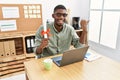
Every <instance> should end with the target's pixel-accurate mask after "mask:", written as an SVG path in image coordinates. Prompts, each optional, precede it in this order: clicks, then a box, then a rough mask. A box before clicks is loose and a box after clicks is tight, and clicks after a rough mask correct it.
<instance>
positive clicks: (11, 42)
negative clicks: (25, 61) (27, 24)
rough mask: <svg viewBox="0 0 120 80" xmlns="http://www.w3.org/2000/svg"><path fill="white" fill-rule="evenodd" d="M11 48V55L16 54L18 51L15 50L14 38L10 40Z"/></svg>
mask: <svg viewBox="0 0 120 80" xmlns="http://www.w3.org/2000/svg"><path fill="white" fill-rule="evenodd" d="M9 48H10V55H11V56H12V55H16V51H15V41H14V40H10V41H9Z"/></svg>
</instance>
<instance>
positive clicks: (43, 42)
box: [40, 38, 49, 49]
mask: <svg viewBox="0 0 120 80" xmlns="http://www.w3.org/2000/svg"><path fill="white" fill-rule="evenodd" d="M48 40H49V39H48V38H44V39H42V42H41V45H40V47H41V48H42V49H44V48H45V47H47V46H48Z"/></svg>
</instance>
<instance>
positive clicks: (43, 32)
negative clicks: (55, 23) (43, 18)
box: [41, 29, 50, 36]
mask: <svg viewBox="0 0 120 80" xmlns="http://www.w3.org/2000/svg"><path fill="white" fill-rule="evenodd" d="M49 32H50V29H47V30H46V31H44V30H42V31H41V34H42V36H43V35H44V34H47V35H49Z"/></svg>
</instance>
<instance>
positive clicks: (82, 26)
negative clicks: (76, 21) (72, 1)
mask: <svg viewBox="0 0 120 80" xmlns="http://www.w3.org/2000/svg"><path fill="white" fill-rule="evenodd" d="M88 23H89V20H88V21H87V20H81V22H80V25H81V29H83V32H87V25H88Z"/></svg>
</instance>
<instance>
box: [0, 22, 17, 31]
mask: <svg viewBox="0 0 120 80" xmlns="http://www.w3.org/2000/svg"><path fill="white" fill-rule="evenodd" d="M0 30H1V32H3V31H14V30H17V26H16V20H0Z"/></svg>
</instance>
